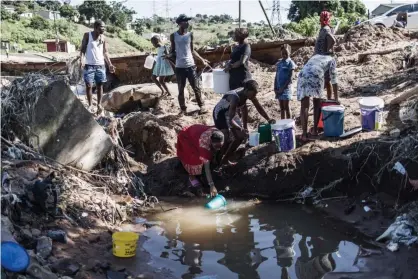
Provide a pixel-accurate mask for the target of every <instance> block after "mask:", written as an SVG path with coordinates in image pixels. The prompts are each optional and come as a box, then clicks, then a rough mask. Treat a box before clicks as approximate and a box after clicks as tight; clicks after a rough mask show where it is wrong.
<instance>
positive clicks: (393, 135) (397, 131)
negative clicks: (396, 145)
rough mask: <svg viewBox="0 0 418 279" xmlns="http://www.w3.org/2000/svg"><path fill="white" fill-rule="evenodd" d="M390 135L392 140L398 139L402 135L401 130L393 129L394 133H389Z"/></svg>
mask: <svg viewBox="0 0 418 279" xmlns="http://www.w3.org/2000/svg"><path fill="white" fill-rule="evenodd" d="M389 135H390V136H391V137H392V138H398V137H399V136H400V135H401V130H399V129H393V130H392V131H390V132H389Z"/></svg>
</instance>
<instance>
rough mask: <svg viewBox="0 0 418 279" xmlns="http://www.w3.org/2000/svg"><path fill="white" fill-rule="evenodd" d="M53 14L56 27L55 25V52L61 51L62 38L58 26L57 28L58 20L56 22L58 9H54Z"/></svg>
mask: <svg viewBox="0 0 418 279" xmlns="http://www.w3.org/2000/svg"><path fill="white" fill-rule="evenodd" d="M52 14H53V15H54V27H55V52H59V51H60V39H59V36H58V28H57V22H56V18H57V11H53V12H52Z"/></svg>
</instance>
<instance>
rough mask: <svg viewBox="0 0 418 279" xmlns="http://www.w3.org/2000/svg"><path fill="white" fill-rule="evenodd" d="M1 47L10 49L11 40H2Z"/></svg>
mask: <svg viewBox="0 0 418 279" xmlns="http://www.w3.org/2000/svg"><path fill="white" fill-rule="evenodd" d="M1 49H7V50H10V41H9V40H1Z"/></svg>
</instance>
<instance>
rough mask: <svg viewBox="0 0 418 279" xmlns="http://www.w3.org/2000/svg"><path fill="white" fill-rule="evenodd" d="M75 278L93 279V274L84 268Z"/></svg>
mask: <svg viewBox="0 0 418 279" xmlns="http://www.w3.org/2000/svg"><path fill="white" fill-rule="evenodd" d="M74 279H91V276H90V275H89V274H88V273H87V272H85V271H84V270H80V271H79V272H78V273H77V275H76V276H75V277H74Z"/></svg>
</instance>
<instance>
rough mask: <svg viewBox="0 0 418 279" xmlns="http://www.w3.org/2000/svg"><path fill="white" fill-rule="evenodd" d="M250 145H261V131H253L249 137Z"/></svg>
mask: <svg viewBox="0 0 418 279" xmlns="http://www.w3.org/2000/svg"><path fill="white" fill-rule="evenodd" d="M249 144H250V146H258V145H260V133H257V132H252V133H251V134H250V137H249Z"/></svg>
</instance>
